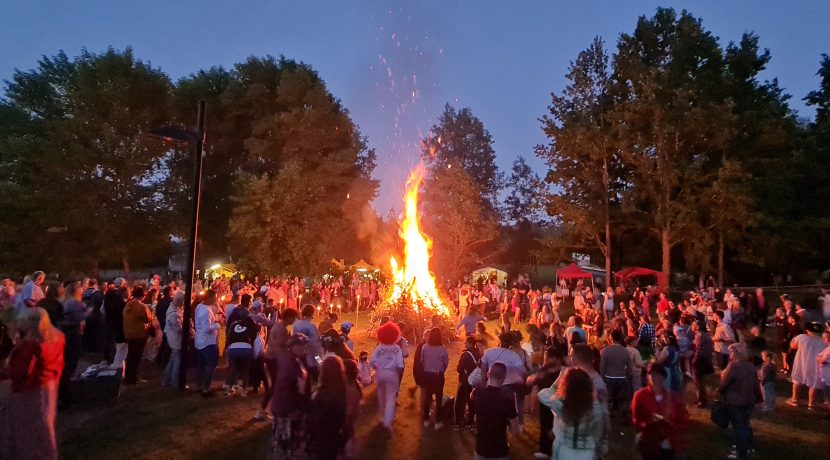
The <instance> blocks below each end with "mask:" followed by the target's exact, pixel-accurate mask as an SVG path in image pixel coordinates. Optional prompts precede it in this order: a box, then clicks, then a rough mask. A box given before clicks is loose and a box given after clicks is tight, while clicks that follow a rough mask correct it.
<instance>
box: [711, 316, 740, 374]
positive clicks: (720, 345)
mask: <svg viewBox="0 0 830 460" xmlns="http://www.w3.org/2000/svg"><path fill="white" fill-rule="evenodd" d="M723 318H724V312H723V310H718V311H716V312H715V314H714V315H712V319H713V320H714V321H715V335H714V336H712V342H713V343H714V344H715V352H716V353H717V355H716V356H717V357H718V366H719V367H720V368H721V369H726V366H727V365H729V345H731V344H733V343H735V333H734V332H733V331H732V327H731V326H729V325H728V324H726V322H725V321H724V320H723Z"/></svg>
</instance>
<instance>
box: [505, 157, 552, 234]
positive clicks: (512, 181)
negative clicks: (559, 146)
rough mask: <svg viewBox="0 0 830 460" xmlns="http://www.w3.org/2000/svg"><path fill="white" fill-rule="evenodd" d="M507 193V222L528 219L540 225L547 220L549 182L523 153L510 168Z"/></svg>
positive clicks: (506, 187)
mask: <svg viewBox="0 0 830 460" xmlns="http://www.w3.org/2000/svg"><path fill="white" fill-rule="evenodd" d="M505 193H506V196H505V198H504V205H503V206H502V211H503V214H504V218H505V220H506V222H507V223H510V224H517V223H519V222H520V221H522V220H527V221H530V222H532V223H534V224H537V225H539V224H542V223H544V222H545V221H546V213H545V206H546V200H547V195H548V194H547V184H545V182H544V181H543V180H542V179H541V178H540V177H539V175H538V174H536V171H534V170H533V168H531V167H530V165H529V164H527V160H526V159H525V158H524V157H523V156H521V155H519V157H518V158H517V159H516V161H514V162H513V167H512V168H511V169H510V178H509V179H508V181H507V182H506V183H505Z"/></svg>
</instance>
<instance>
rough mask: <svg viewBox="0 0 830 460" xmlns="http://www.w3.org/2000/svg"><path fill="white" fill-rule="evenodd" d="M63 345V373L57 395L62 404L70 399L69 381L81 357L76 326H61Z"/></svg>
mask: <svg viewBox="0 0 830 460" xmlns="http://www.w3.org/2000/svg"><path fill="white" fill-rule="evenodd" d="M61 332H63V336H64V340H65V345H64V348H63V373H62V374H61V380H60V386H59V387H58V397H59V398H60V401H61V402H62V403H63V404H68V403H70V402H71V400H72V395H71V392H70V381H71V380H72V378H73V377H74V376H75V370H76V369H77V367H78V361H79V360H80V359H81V331H80V329H79V328H77V327H73V328H62V329H61Z"/></svg>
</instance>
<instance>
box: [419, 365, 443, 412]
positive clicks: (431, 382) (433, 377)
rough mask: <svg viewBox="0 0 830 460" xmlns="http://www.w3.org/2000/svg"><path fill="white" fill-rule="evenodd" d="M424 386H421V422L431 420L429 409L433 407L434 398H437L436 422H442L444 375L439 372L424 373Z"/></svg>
mask: <svg viewBox="0 0 830 460" xmlns="http://www.w3.org/2000/svg"><path fill="white" fill-rule="evenodd" d="M422 383H423V385H421V420H423V421H426V420H429V409H430V407H431V406H432V399H433V396H434V397H435V414H436V416H435V420H436V421H437V422H440V421H441V417H440V412H441V404H442V402H443V399H444V374H441V373H437V372H424V378H423V382H422Z"/></svg>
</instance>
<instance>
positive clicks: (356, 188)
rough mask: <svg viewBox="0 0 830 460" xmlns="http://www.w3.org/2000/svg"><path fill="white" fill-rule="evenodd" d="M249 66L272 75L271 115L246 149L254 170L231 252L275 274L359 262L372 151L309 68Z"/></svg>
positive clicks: (237, 193)
mask: <svg viewBox="0 0 830 460" xmlns="http://www.w3.org/2000/svg"><path fill="white" fill-rule="evenodd" d="M249 64H252V65H259V64H262V65H263V67H265V68H271V69H273V71H271V72H268V73H270V75H271V76H270V77H268V78H266V79H265V80H264V82H263V83H264V84H265V86H266V87H267V86H269V85H272V84H273V85H274V91H273V92H272V93H270V94H265V95H263V96H264V97H265V100H264V101H263V104H264V105H266V106H270V107H273V108H274V110H268V111H262V112H260V114H259V116H258V117H256V118H255V119H254V120H253V122H252V124H251V128H250V129H251V135H250V137H248V138H247V139H246V140H245V142H244V146H245V149H246V150H247V152H248V158H249V163H250V165H251V166H250V167H249V168H248V171H249V172H247V173H245V174H242V175H240V176H239V179H238V180H237V182H236V186H235V189H234V193H233V194H232V202H233V203H234V207H233V210H232V213H231V222H230V226H229V229H228V236H229V237H230V239H231V241H232V242H233V244H234V247H233V249H234V250H235V252H236V253H237V254H241V255H242V256H241V257H242V259H241V262H242V264H243V265H244V266H248V267H250V268H255V269H259V270H265V271H269V272H272V273H276V272H286V271H289V272H293V273H309V272H319V271H322V270H324V269H325V268H326V267H328V263H329V261H330V260H331V259H332V258H334V257H337V258H354V257H355V256H356V255H357V254H358V253H359V252H362V250H364V249H366V248H368V245H369V243H368V241H363V242H361V241H360V240H359V239H358V229H357V227H358V224H359V221H360V220H361V212H362V211H363V210H364V209H365V208H366V207H367V206H368V203H369V202H370V201H371V200H372V199H374V197H375V193H376V189H377V182H376V181H375V180H373V179H372V178H371V173H372V170H373V169H374V161H375V155H374V152H373V151H371V150H368V149H367V148H366V145H365V142H364V141H363V139H362V138H361V136H360V132H359V131H358V129H357V127H356V126H355V125H354V123H353V122H352V120H351V119H350V118H349V115H348V112H347V111H346V110H345V109H344V108H343V107H342V105H341V104H340V102H339V101H338V100H337V99H335V98H334V97H333V96H332V95H331V94H330V93H329V92H328V90H327V89H326V86H325V84H324V82H323V81H322V80H321V79H320V77H319V76H318V75H317V73H316V72H314V71H313V70H312V69H311V68H310V67H308V66H307V65H305V64H301V63H296V62H294V61H290V60H285V59H280V60H279V61H276V60H274V59H273V58H267V59H266V60H264V61H261V62H253V63H252V62H251V61H249ZM273 80H276V81H273ZM255 88H256V86H252V87H251V90H254V89H255ZM271 98H272V99H271Z"/></svg>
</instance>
